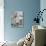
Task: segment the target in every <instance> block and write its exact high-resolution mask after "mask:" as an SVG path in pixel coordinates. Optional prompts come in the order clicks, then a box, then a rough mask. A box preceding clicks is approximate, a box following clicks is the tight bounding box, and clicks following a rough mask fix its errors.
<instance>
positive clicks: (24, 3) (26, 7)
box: [4, 0, 40, 41]
mask: <svg viewBox="0 0 46 46" xmlns="http://www.w3.org/2000/svg"><path fill="white" fill-rule="evenodd" d="M4 2H5V4H4V5H5V9H4V15H5V16H4V20H5V21H4V31H5V33H4V35H5V40H7V41H18V40H19V39H20V38H22V37H24V36H25V35H26V34H27V33H28V32H29V31H31V28H32V20H33V18H34V17H36V14H35V12H36V11H38V9H40V0H5V1H4ZM19 10H21V11H23V12H24V28H12V27H11V14H12V12H13V11H19Z"/></svg>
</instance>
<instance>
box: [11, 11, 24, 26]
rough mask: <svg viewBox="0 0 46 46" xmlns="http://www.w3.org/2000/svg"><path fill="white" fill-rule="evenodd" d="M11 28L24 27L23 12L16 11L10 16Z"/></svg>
mask: <svg viewBox="0 0 46 46" xmlns="http://www.w3.org/2000/svg"><path fill="white" fill-rule="evenodd" d="M11 26H12V27H23V26H24V13H23V11H16V12H14V13H13V15H12V16H11Z"/></svg>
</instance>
